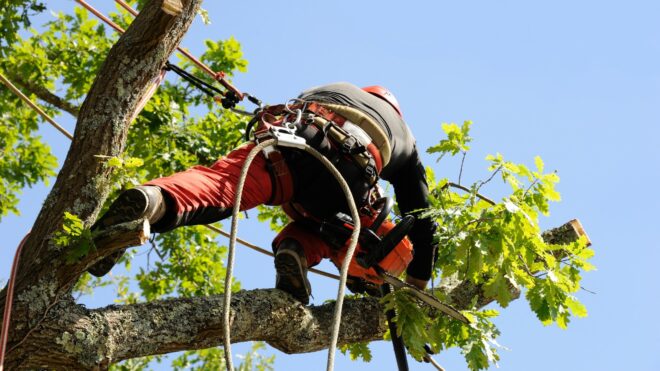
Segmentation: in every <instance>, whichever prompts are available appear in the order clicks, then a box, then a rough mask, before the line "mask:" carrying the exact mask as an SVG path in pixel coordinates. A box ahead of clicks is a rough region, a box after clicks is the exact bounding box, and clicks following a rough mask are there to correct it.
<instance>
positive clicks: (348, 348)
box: [339, 343, 372, 362]
mask: <svg viewBox="0 0 660 371" xmlns="http://www.w3.org/2000/svg"><path fill="white" fill-rule="evenodd" d="M339 350H341V352H342V353H343V354H346V352H348V354H349V356H350V357H351V360H353V361H355V360H356V359H359V358H362V360H363V361H365V362H370V361H371V358H372V355H371V349H369V343H353V344H346V345H342V346H341V347H340V348H339Z"/></svg>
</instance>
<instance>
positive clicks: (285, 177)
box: [268, 150, 293, 205]
mask: <svg viewBox="0 0 660 371" xmlns="http://www.w3.org/2000/svg"><path fill="white" fill-rule="evenodd" d="M268 161H270V165H271V172H272V174H273V177H274V178H275V181H276V183H277V184H274V187H273V195H272V196H271V198H270V200H269V202H268V204H269V205H281V204H283V203H284V202H286V201H288V200H290V199H291V197H293V178H292V177H291V173H290V172H289V166H288V165H287V164H286V160H285V159H284V157H283V156H282V153H281V152H280V151H277V150H275V151H271V152H270V154H269V155H268Z"/></svg>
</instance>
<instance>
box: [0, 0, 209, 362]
mask: <svg viewBox="0 0 660 371" xmlns="http://www.w3.org/2000/svg"><path fill="white" fill-rule="evenodd" d="M171 3H172V1H167V0H166V1H163V0H152V1H150V2H149V3H148V4H147V5H146V6H145V7H144V9H143V10H142V12H141V13H140V15H139V16H138V17H137V18H136V19H135V21H134V22H133V24H131V26H130V27H129V28H128V30H126V33H125V34H124V35H122V37H121V38H120V39H119V41H118V42H117V44H115V45H114V46H113V47H112V49H111V50H110V52H109V54H108V56H107V58H106V60H105V62H104V64H103V66H102V67H101V70H100V72H99V75H98V77H97V79H96V80H95V82H94V84H93V85H92V88H91V90H90V91H89V93H88V95H87V97H86V99H85V102H84V103H83V105H82V107H81V108H80V112H79V114H78V122H77V125H76V130H75V133H74V139H73V142H72V143H71V147H70V148H69V153H68V154H67V157H66V160H65V162H64V164H63V166H62V170H61V171H60V173H59V174H58V176H57V180H56V182H55V184H54V186H53V189H52V190H51V192H50V194H49V195H48V197H47V198H46V200H45V202H44V205H43V207H42V209H41V211H40V213H39V216H38V217H37V220H36V222H35V224H34V226H33V228H32V232H31V234H30V237H29V238H28V240H27V242H26V244H25V247H24V248H23V252H22V254H21V262H22V264H21V265H20V266H19V269H18V277H17V279H16V295H15V296H14V298H15V300H14V309H13V313H14V316H13V320H12V326H11V329H10V339H9V344H8V349H10V350H11V351H10V352H9V353H8V354H7V359H6V364H7V366H8V367H9V368H10V369H13V368H18V367H23V366H27V365H30V367H37V366H39V363H38V362H37V363H34V360H35V359H36V358H35V356H33V355H32V354H31V351H30V350H28V349H30V348H31V349H32V351H33V350H34V349H35V348H34V347H33V346H28V345H29V344H31V343H32V339H26V340H25V341H24V342H23V341H22V339H24V338H25V336H26V335H27V334H28V332H30V333H31V334H36V333H38V332H40V331H42V330H43V329H42V328H39V329H37V330H36V331H35V327H36V326H40V324H41V322H42V320H43V318H44V316H48V313H47V312H48V311H49V310H51V309H53V308H55V307H56V306H58V305H59V303H61V302H68V301H69V300H70V290H71V287H72V286H73V284H74V283H75V282H76V280H77V279H78V277H79V276H80V274H81V273H82V272H84V271H85V269H86V268H87V266H88V265H89V264H91V263H93V262H90V261H89V260H88V259H85V260H84V261H83V262H78V263H74V264H67V263H66V260H67V259H66V257H67V255H68V254H69V251H68V250H67V249H62V248H59V247H57V246H55V244H54V243H53V242H52V239H51V238H52V234H53V233H54V232H55V231H56V230H57V229H58V228H59V226H60V225H61V223H62V219H63V216H64V212H65V211H68V212H70V213H72V214H75V215H77V216H78V217H80V218H81V219H82V220H83V221H84V222H85V225H90V224H91V222H92V221H93V220H94V219H95V218H96V215H97V213H98V212H99V210H100V208H101V206H102V205H103V202H104V200H105V198H106V197H107V194H108V191H109V188H110V187H109V176H110V169H108V168H107V167H105V165H104V164H103V163H102V162H101V161H99V159H98V158H97V157H94V155H105V156H118V155H120V154H121V153H122V151H123V149H124V146H125V144H126V136H127V132H128V128H129V125H130V122H129V121H130V120H131V118H132V117H133V114H134V111H135V109H136V107H137V104H138V102H139V101H140V99H141V98H142V97H143V96H144V95H145V93H146V92H147V90H148V89H149V87H150V86H151V85H152V81H153V79H154V78H155V77H156V76H157V75H158V74H159V73H160V70H161V68H162V67H163V65H164V63H165V61H166V60H167V58H168V57H169V55H170V54H171V53H172V51H173V50H174V48H175V47H176V46H177V45H178V44H179V42H180V40H181V38H182V37H183V35H184V34H185V32H186V31H187V30H188V27H189V26H190V23H191V22H192V20H193V18H194V16H195V14H196V13H197V10H198V9H199V6H200V5H201V0H184V1H182V2H177V3H180V5H181V7H180V9H179V11H177V9H176V7H175V8H172V6H171ZM163 7H164V8H166V9H167V11H165V10H163ZM173 9H174V10H173ZM102 254H103V252H101V254H100V255H102ZM99 257H100V256H99ZM4 301H5V292H4V291H3V292H1V293H0V305H4ZM31 330H33V331H31ZM19 343H20V346H18V348H16V346H17V344H19ZM63 354H64V353H63ZM46 360H52V362H53V363H54V365H57V366H61V367H62V368H76V365H78V362H79V360H78V359H76V358H75V357H71V358H69V359H67V360H66V362H69V363H68V364H66V362H65V360H64V359H58V358H57V357H55V356H53V357H49V358H47V359H46ZM49 362H50V361H49ZM87 365H88V364H86V365H85V366H84V367H87Z"/></svg>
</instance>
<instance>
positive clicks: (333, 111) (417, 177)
mask: <svg viewBox="0 0 660 371" xmlns="http://www.w3.org/2000/svg"><path fill="white" fill-rule="evenodd" d="M296 112H297V113H298V118H297V120H296V122H295V133H296V135H297V136H299V137H302V138H304V139H305V140H306V141H307V143H308V144H309V145H311V146H312V147H314V148H315V149H317V150H318V151H320V152H321V153H322V154H323V155H324V156H326V157H327V158H328V159H330V160H331V161H332V162H333V163H334V165H335V166H336V167H337V168H338V170H339V171H340V172H341V174H342V176H343V177H344V178H345V179H346V181H347V183H348V184H349V185H350V188H351V193H352V195H353V197H354V199H355V203H356V205H357V207H358V208H359V209H360V210H361V215H362V216H363V217H364V218H365V220H366V221H367V222H373V221H374V219H376V215H375V213H373V211H374V207H375V206H374V205H373V203H374V200H375V199H377V198H378V197H379V196H378V193H379V192H378V186H377V184H376V182H377V180H378V179H379V177H380V178H382V179H384V180H387V181H388V182H390V183H391V184H392V185H393V187H394V192H395V195H396V199H397V202H398V206H399V210H400V211H401V213H402V214H404V215H405V214H410V213H413V212H414V211H416V210H420V209H424V208H427V207H428V206H429V204H428V200H427V196H428V186H427V183H426V176H425V170H424V167H423V166H422V164H421V161H420V159H419V154H418V152H417V149H416V146H415V140H414V138H413V136H412V134H411V133H410V131H409V129H408V127H407V125H406V124H405V122H404V120H403V118H402V115H401V110H400V108H399V104H398V102H397V100H396V98H395V97H394V96H393V95H392V93H390V92H389V91H388V90H387V89H385V88H382V87H379V86H370V87H367V88H363V89H360V88H358V87H356V86H354V85H351V84H348V83H335V84H330V85H325V86H320V87H316V88H312V89H310V90H307V91H305V92H303V93H302V94H301V95H300V96H299V97H298V99H294V100H292V101H290V102H289V103H287V104H286V105H279V106H268V107H266V108H264V109H263V110H262V111H261V112H260V113H259V114H258V115H257V116H256V119H255V120H253V123H254V122H256V121H259V126H258V127H257V130H256V132H255V138H256V140H259V139H260V136H261V135H263V134H264V133H265V132H267V130H260V128H262V129H263V127H264V126H266V127H268V126H278V125H280V126H281V125H282V124H283V122H284V123H285V125H286V123H289V121H286V120H288V117H289V116H291V114H294V113H296ZM301 114H302V115H303V116H301ZM294 116H295V114H294ZM282 117H284V119H282ZM301 117H304V120H301ZM249 130H250V125H249V127H248V132H249ZM254 146H255V144H254V143H247V144H244V145H242V146H240V147H238V148H237V149H235V150H233V151H232V152H231V153H229V154H228V155H227V156H226V157H224V158H222V159H220V160H218V161H217V162H216V163H215V164H213V165H212V166H211V167H204V166H195V167H193V168H191V169H189V170H187V171H184V172H180V173H176V174H173V175H171V176H168V177H164V178H158V179H154V180H152V181H149V182H147V183H145V184H144V185H142V186H138V187H136V188H133V189H130V190H127V191H125V192H123V193H122V194H120V195H119V197H118V198H117V199H116V200H115V201H114V202H113V203H112V205H111V206H110V208H109V210H108V211H107V212H106V213H105V214H104V215H103V216H102V217H101V218H100V219H99V220H98V221H97V222H96V223H95V224H94V226H93V227H92V229H100V228H106V227H108V226H111V225H115V224H119V223H124V222H127V221H131V220H136V219H140V218H146V219H148V220H149V223H150V224H151V229H152V230H153V231H154V232H159V233H162V232H166V231H169V230H172V229H174V228H176V227H179V226H184V225H196V224H208V223H213V222H216V221H218V220H221V219H224V218H226V217H228V216H230V215H231V209H232V207H233V200H234V196H235V192H236V187H237V183H238V178H239V174H240V172H241V168H242V166H243V163H244V160H245V158H246V156H247V154H248V152H249V151H250V149H251V148H253V147H254ZM264 152H266V151H264ZM261 204H265V205H279V206H281V207H282V208H283V210H284V211H285V212H286V213H287V215H288V216H289V217H291V219H292V220H293V221H292V222H291V223H290V224H288V225H287V226H286V227H285V228H284V229H283V230H282V231H281V232H280V233H279V234H278V236H277V237H276V238H275V240H274V241H273V250H274V252H275V268H276V271H277V279H276V285H275V286H276V288H278V289H281V290H284V291H286V292H288V293H290V294H291V295H293V296H294V297H295V298H296V299H298V300H299V301H301V302H302V303H304V304H307V303H309V296H310V294H311V287H310V284H309V281H308V280H307V269H308V267H311V266H314V265H316V264H318V263H319V262H320V261H321V259H322V258H331V259H332V260H333V262H334V263H335V264H341V258H343V255H341V254H340V251H341V248H342V246H343V245H344V244H345V242H346V238H337V236H333V235H332V233H328V230H330V231H332V229H331V228H330V229H328V228H325V229H324V228H323V227H322V226H323V225H326V226H327V225H328V224H333V225H336V224H337V222H336V221H337V220H340V221H341V220H345V218H344V219H341V218H339V219H338V215H339V216H341V215H345V214H348V213H349V212H348V209H349V208H348V205H347V202H346V200H345V197H344V194H343V193H342V191H341V189H340V187H339V185H338V184H337V182H336V180H335V179H334V178H333V177H332V176H331V175H330V173H329V172H328V171H327V170H326V169H325V168H324V167H323V166H321V165H320V164H319V163H318V161H317V160H316V159H314V158H313V157H312V156H310V155H308V154H307V153H305V152H303V151H301V150H297V149H295V148H288V147H283V148H279V147H278V148H276V149H273V150H270V151H268V152H266V153H261V154H259V155H258V156H257V157H256V159H255V160H254V162H253V163H252V165H251V166H250V169H249V173H248V175H247V179H246V182H245V186H244V190H243V198H242V201H241V205H240V209H241V210H248V209H251V208H253V207H256V206H258V205H261ZM348 219H349V222H350V218H348ZM361 219H362V217H361ZM391 226H392V224H391V223H390V227H387V228H385V229H391ZM434 231H435V225H434V223H433V222H432V221H431V220H429V219H425V218H417V219H416V220H415V222H414V225H413V227H412V229H411V230H410V232H409V233H408V236H409V238H410V240H411V241H412V244H413V248H414V257H412V261H411V260H410V257H408V258H407V259H406V258H405V257H404V258H402V261H403V264H404V265H403V269H406V265H407V269H406V272H407V276H406V281H407V282H408V283H410V284H413V285H415V286H417V287H418V288H421V289H423V288H424V287H425V286H426V284H427V282H428V280H429V279H430V277H431V271H432V266H433V262H434V260H435V254H436V246H435V245H434V243H433V233H434ZM402 243H403V242H402ZM408 246H409V245H408ZM122 254H123V251H120V252H118V253H115V254H114V255H110V256H108V257H105V258H104V259H102V260H101V261H99V262H97V263H96V264H95V265H93V266H92V267H90V269H89V272H90V273H92V274H93V275H95V276H98V277H100V276H103V275H105V274H106V273H108V272H109V271H110V269H111V268H112V267H113V266H114V264H115V263H116V262H117V261H118V260H119V258H120V257H121V256H122ZM400 260H401V259H400ZM408 262H410V264H409V265H408ZM398 263H399V264H400V263H401V261H399V262H398ZM403 269H401V270H403ZM349 272H350V271H349ZM399 273H400V272H399ZM354 282H359V280H356V281H354ZM349 288H351V289H352V290H353V291H355V290H356V289H360V288H359V287H350V286H349ZM362 289H364V286H363V287H362Z"/></svg>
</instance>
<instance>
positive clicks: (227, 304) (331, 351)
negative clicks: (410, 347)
mask: <svg viewBox="0 0 660 371" xmlns="http://www.w3.org/2000/svg"><path fill="white" fill-rule="evenodd" d="M275 143H276V140H275V139H269V140H267V141H264V142H262V143H259V144H257V145H256V146H255V147H254V148H252V150H250V153H249V154H248V156H247V157H246V159H245V163H244V164H243V168H242V169H241V175H240V178H239V181H238V185H237V187H236V195H235V197H234V206H233V210H232V222H231V234H230V238H229V251H228V254H227V272H226V275H225V296H224V305H223V331H224V347H225V364H226V366H227V370H229V371H233V370H234V368H233V364H232V360H231V324H230V314H231V281H232V279H233V278H232V276H233V270H234V255H235V253H234V251H235V245H236V235H237V233H238V214H239V213H240V203H241V197H242V193H243V186H244V185H245V179H246V178H247V174H248V170H249V168H250V164H251V163H252V161H253V160H254V158H255V157H256V156H257V154H258V153H259V152H261V151H262V150H263V149H264V148H266V147H268V146H271V145H274V144H275ZM303 149H304V150H305V151H306V152H308V153H309V154H311V155H312V156H313V157H314V158H316V159H317V160H319V161H320V162H321V163H322V164H323V165H324V166H325V167H326V169H327V170H328V171H329V172H330V173H331V174H332V175H333V176H334V177H335V179H336V180H337V182H339V185H340V187H341V189H342V191H343V192H344V196H345V197H346V201H347V202H348V206H349V209H350V211H351V217H352V218H353V223H354V228H353V232H352V233H351V239H350V244H349V246H348V250H347V251H346V256H345V257H344V261H343V262H342V266H341V272H340V277H339V289H338V290H337V302H336V304H335V311H334V317H333V325H332V334H331V338H330V345H329V347H328V363H327V367H326V370H327V371H332V370H333V369H334V362H335V353H336V350H337V339H338V337H339V328H340V326H341V311H342V306H343V304H344V291H345V288H346V278H347V276H348V266H349V264H350V262H351V259H352V258H353V254H354V253H355V249H356V247H357V242H358V236H359V234H360V228H361V227H360V216H359V214H358V210H357V206H355V201H354V200H353V195H352V194H351V190H350V187H349V186H348V184H347V183H346V181H345V180H344V178H343V176H342V175H341V173H340V172H339V170H337V168H336V167H335V166H334V165H333V164H332V162H330V161H329V160H328V159H327V158H325V157H324V156H323V155H322V154H321V153H320V152H318V151H317V150H315V149H314V148H312V147H310V146H308V145H305V146H304V148H303Z"/></svg>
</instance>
